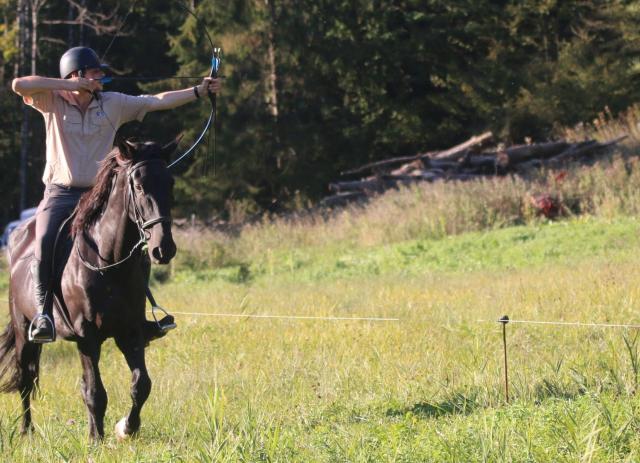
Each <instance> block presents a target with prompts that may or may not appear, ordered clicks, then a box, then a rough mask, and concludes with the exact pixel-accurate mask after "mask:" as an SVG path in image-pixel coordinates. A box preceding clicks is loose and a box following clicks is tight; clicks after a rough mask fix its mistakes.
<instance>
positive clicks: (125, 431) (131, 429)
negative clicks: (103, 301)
mask: <svg viewBox="0 0 640 463" xmlns="http://www.w3.org/2000/svg"><path fill="white" fill-rule="evenodd" d="M116 344H117V346H118V348H119V349H120V350H121V351H122V353H123V354H124V358H125V360H126V361H127V365H129V369H131V375H132V376H131V401H132V406H131V410H130V411H129V415H128V416H126V417H125V418H122V419H121V420H120V421H119V422H118V423H117V424H116V429H115V432H116V437H117V438H118V439H126V438H127V437H129V436H131V435H132V434H134V433H136V432H137V431H138V430H139V429H140V411H141V410H142V406H143V405H144V403H145V402H146V401H147V398H148V397H149V394H150V393H151V378H149V373H148V372H147V366H146V364H145V361H144V340H143V337H142V333H141V332H139V333H136V334H135V335H133V336H131V337H127V338H126V339H125V338H124V337H116Z"/></svg>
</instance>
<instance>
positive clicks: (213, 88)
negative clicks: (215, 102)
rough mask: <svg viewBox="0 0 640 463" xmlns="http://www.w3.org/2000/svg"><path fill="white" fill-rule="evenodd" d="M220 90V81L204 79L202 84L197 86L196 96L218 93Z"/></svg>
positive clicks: (209, 78)
mask: <svg viewBox="0 0 640 463" xmlns="http://www.w3.org/2000/svg"><path fill="white" fill-rule="evenodd" d="M221 89H222V79H220V78H217V79H214V78H213V77H205V78H204V79H203V80H202V83H201V84H200V85H198V94H199V95H200V97H203V96H205V95H206V94H207V93H208V92H212V93H220V90H221Z"/></svg>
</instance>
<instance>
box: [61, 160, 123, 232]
mask: <svg viewBox="0 0 640 463" xmlns="http://www.w3.org/2000/svg"><path fill="white" fill-rule="evenodd" d="M100 164H101V165H100V169H99V170H98V175H97V176H96V184H95V185H94V187H93V188H92V189H91V190H89V191H87V192H86V193H84V194H83V195H82V197H81V198H80V201H79V202H78V205H77V206H76V209H75V217H74V219H73V223H72V224H71V235H72V236H75V235H76V234H77V233H78V232H81V231H82V230H84V229H86V228H88V227H89V226H91V225H92V224H93V223H95V221H96V220H98V218H99V217H100V215H101V214H102V212H103V211H104V207H105V205H106V204H107V200H108V199H109V195H110V194H111V188H112V187H113V178H114V177H115V175H116V174H117V173H118V171H119V169H118V167H122V166H125V165H127V164H128V162H127V161H125V160H124V159H123V158H122V156H121V154H120V150H119V149H118V148H114V149H113V150H111V152H110V153H109V154H108V155H107V157H106V158H105V159H104V160H103V161H102V162H101V163H100Z"/></svg>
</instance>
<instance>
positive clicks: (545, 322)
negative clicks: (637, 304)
mask: <svg viewBox="0 0 640 463" xmlns="http://www.w3.org/2000/svg"><path fill="white" fill-rule="evenodd" d="M477 322H478V323H521V324H525V325H552V326H576V327H583V328H632V329H640V324H639V325H634V324H627V323H590V322H563V321H555V320H514V319H511V318H508V319H498V320H477Z"/></svg>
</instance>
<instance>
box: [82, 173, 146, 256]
mask: <svg viewBox="0 0 640 463" xmlns="http://www.w3.org/2000/svg"><path fill="white" fill-rule="evenodd" d="M127 193H128V191H127V175H126V173H125V172H121V173H119V174H116V179H115V184H114V187H113V189H112V190H111V193H110V194H109V198H108V199H107V204H106V206H105V209H104V212H103V213H102V214H101V215H100V217H99V218H98V219H97V220H96V222H95V223H94V224H93V226H91V228H90V230H89V233H88V234H89V236H90V237H91V238H92V241H93V242H94V243H95V244H96V246H97V250H98V253H99V254H100V256H101V257H102V258H105V259H108V260H112V261H117V260H120V259H122V258H124V257H125V256H126V255H127V254H128V253H129V252H130V251H131V249H132V248H133V246H135V244H136V242H137V241H138V239H139V238H140V236H139V235H138V230H137V227H136V226H135V224H134V223H133V222H131V220H130V219H129V217H128V213H127V202H128V200H129V198H128V194H127Z"/></svg>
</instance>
